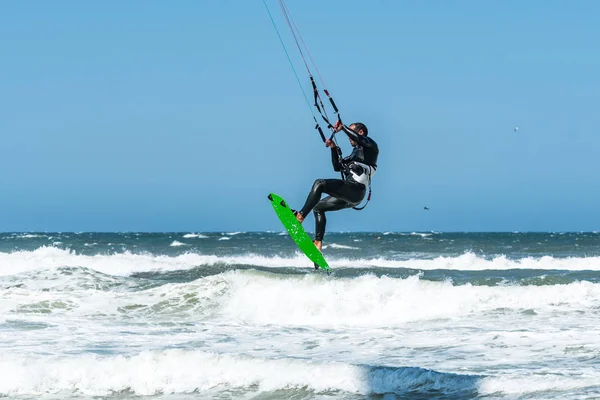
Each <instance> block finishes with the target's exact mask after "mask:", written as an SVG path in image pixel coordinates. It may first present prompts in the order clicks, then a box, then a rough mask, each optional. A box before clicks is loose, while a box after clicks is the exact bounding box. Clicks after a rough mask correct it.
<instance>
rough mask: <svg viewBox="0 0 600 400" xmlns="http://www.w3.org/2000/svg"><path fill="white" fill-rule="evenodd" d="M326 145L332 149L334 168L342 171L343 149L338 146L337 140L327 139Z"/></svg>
mask: <svg viewBox="0 0 600 400" xmlns="http://www.w3.org/2000/svg"><path fill="white" fill-rule="evenodd" d="M325 146H327V147H329V148H330V149H331V164H333V170H334V171H336V172H340V171H341V170H342V164H341V163H340V160H341V159H342V149H340V148H339V147H338V146H336V145H335V142H334V141H333V140H330V139H327V141H326V142H325Z"/></svg>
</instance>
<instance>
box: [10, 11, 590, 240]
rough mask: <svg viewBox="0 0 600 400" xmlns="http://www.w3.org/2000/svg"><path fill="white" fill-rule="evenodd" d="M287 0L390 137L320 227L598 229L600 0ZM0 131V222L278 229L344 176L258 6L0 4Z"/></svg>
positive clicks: (342, 93)
mask: <svg viewBox="0 0 600 400" xmlns="http://www.w3.org/2000/svg"><path fill="white" fill-rule="evenodd" d="M267 1H268V4H269V5H270V8H271V11H272V12H273V14H274V17H275V18H276V22H277V23H278V27H279V29H280V31H281V33H282V34H283V36H284V40H285V42H286V44H287V46H288V49H289V50H290V52H291V54H292V55H293V56H294V62H296V63H297V64H296V65H297V67H298V72H299V73H301V75H300V77H301V78H302V79H305V80H306V81H305V82H304V83H305V87H306V88H307V89H309V82H308V80H307V76H306V75H305V74H304V71H303V69H301V68H300V67H301V64H298V62H299V59H298V57H297V53H295V52H294V49H295V48H294V47H293V43H292V42H291V38H290V35H289V30H287V26H286V25H284V21H283V19H282V14H281V11H280V9H279V8H278V5H277V1H275V0H267ZM288 6H289V8H290V11H291V12H292V16H293V17H294V19H295V22H296V24H297V26H298V28H299V29H300V31H301V33H302V35H303V37H304V40H305V41H306V43H307V45H308V47H309V49H310V51H311V53H312V55H313V58H314V59H315V61H316V63H317V65H318V67H319V69H320V72H321V74H322V75H323V78H324V79H325V82H326V83H327V85H328V89H329V91H330V92H331V93H332V94H333V96H334V98H335V99H336V102H337V105H338V106H339V107H340V111H341V113H342V117H343V118H344V120H345V121H346V122H347V123H350V122H354V121H361V122H364V123H365V124H366V125H367V126H368V127H369V131H370V135H371V137H372V138H373V139H375V140H376V141H377V142H378V144H379V147H380V158H379V169H378V172H377V175H376V176H375V178H374V179H373V197H372V201H371V203H370V204H369V205H368V206H367V208H366V209H365V210H363V211H360V212H359V211H352V210H344V211H340V212H337V213H332V214H330V215H329V219H328V230H331V231H351V230H356V231H417V230H419V231H426V230H435V231H565V230H574V231H579V230H600V213H599V212H598V207H599V206H598V205H599V204H600V184H598V172H599V170H600V168H599V164H600V157H599V154H600V112H599V111H598V105H599V104H600V72H599V71H600V23H598V21H600V2H598V1H584V0H581V1H575V2H569V1H562V0H561V1H555V0H543V1H542V0H537V1H536V0H531V1H522V0H508V1H501V2H500V1H498V2H489V1H478V0H472V1H468V0H463V1H441V0H437V1H416V0H412V1H392V0H388V1H349V0H329V1H316V0H310V1H309V0H303V1H298V0H288ZM515 126H518V127H519V130H518V131H517V132H515V131H514V129H513V128H514V127H515ZM0 135H1V141H0V169H1V171H2V172H1V173H0V194H1V196H0V230H3V231H15V230H16V231H30V230H41V231H123V230H134V231H257V230H281V226H280V223H279V221H278V220H277V219H276V217H275V215H274V213H273V211H272V209H271V206H270V204H269V202H268V200H267V198H266V196H267V194H268V193H269V192H270V191H273V192H276V193H278V194H280V195H281V196H283V197H284V198H286V199H287V200H288V201H289V202H290V203H291V204H292V205H293V206H296V207H298V208H299V207H300V206H301V205H302V203H303V202H304V200H305V198H306V194H307V192H308V190H309V189H310V187H311V185H312V182H313V181H314V179H315V178H319V177H324V178H327V177H332V178H335V177H337V176H338V175H337V173H335V172H334V171H333V170H332V168H331V164H330V157H329V151H328V149H326V148H325V147H324V146H323V144H322V142H321V140H320V138H319V136H318V134H317V133H316V131H314V130H313V121H312V117H311V115H310V112H309V109H308V107H307V106H306V104H305V101H304V98H303V97H302V93H301V91H300V88H299V87H298V84H297V82H296V80H295V78H294V75H293V73H292V70H291V68H290V66H289V64H288V61H287V59H286V58H285V54H284V52H283V49H282V47H281V45H280V43H279V41H278V39H277V36H276V34H275V31H274V29H273V26H272V25H271V21H270V19H269V16H268V14H267V12H266V10H265V7H264V5H263V3H262V1H261V0H252V1H250V0H243V1H242V0H238V1H208V0H205V1H191V0H189V1H172V2H169V1H147V0H144V1H141V0H140V1H116V0H109V1H97V2H88V1H75V0H73V1H61V0H56V1H41V0H39V1H12V2H8V1H6V2H2V4H0ZM340 139H341V140H340V143H341V145H342V147H343V150H344V153H345V154H348V153H349V151H350V146H349V144H348V142H347V140H346V139H345V138H341V137H340ZM424 206H427V207H429V208H430V210H429V211H425V210H424V209H423V207H424ZM305 225H306V227H307V229H308V230H309V231H312V230H313V221H312V217H310V218H307V221H306V222H305Z"/></svg>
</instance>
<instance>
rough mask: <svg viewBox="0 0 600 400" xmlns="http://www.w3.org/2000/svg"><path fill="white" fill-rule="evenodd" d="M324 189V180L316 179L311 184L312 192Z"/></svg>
mask: <svg viewBox="0 0 600 400" xmlns="http://www.w3.org/2000/svg"><path fill="white" fill-rule="evenodd" d="M324 189H325V179H316V180H315V182H314V183H313V191H317V190H321V191H322V190H324Z"/></svg>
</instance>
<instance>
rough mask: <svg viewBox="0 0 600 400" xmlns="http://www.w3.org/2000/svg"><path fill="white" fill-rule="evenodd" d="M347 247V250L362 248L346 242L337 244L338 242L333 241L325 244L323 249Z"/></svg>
mask: <svg viewBox="0 0 600 400" xmlns="http://www.w3.org/2000/svg"><path fill="white" fill-rule="evenodd" d="M329 248H331V249H346V250H360V248H359V247H353V246H347V245H345V244H337V243H331V244H326V245H324V246H323V249H329Z"/></svg>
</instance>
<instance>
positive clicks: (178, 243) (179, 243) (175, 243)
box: [170, 240, 189, 247]
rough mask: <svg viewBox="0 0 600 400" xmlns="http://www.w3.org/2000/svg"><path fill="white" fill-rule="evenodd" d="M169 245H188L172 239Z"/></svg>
mask: <svg viewBox="0 0 600 400" xmlns="http://www.w3.org/2000/svg"><path fill="white" fill-rule="evenodd" d="M170 246H171V247H181V246H189V245H188V244H186V243H181V242H178V241H177V240H174V241H173V243H171V244H170Z"/></svg>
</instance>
